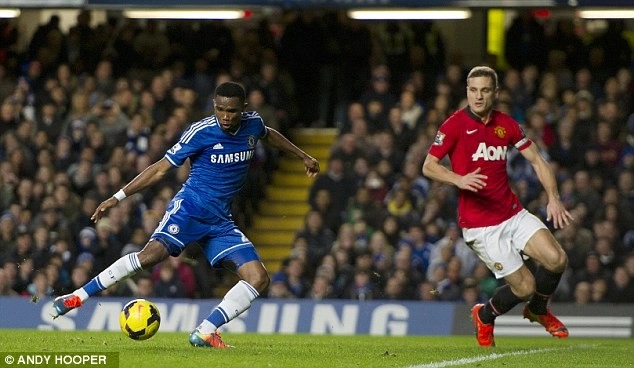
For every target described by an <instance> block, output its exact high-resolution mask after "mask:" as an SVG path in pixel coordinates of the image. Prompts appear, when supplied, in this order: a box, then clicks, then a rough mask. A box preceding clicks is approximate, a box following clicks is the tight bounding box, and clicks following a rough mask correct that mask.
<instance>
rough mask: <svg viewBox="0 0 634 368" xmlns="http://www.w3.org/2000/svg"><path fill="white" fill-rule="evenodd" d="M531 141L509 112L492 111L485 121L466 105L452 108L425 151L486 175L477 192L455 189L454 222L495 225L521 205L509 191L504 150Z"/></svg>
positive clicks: (463, 171)
mask: <svg viewBox="0 0 634 368" xmlns="http://www.w3.org/2000/svg"><path fill="white" fill-rule="evenodd" d="M530 145H531V141H530V140H529V139H528V138H526V136H525V135H524V132H523V131H522V129H521V128H520V126H519V124H518V123H517V122H516V121H515V120H513V118H511V117H510V116H508V115H506V114H504V113H502V112H499V111H492V112H491V116H490V117H489V121H488V123H487V124H484V123H483V122H482V121H481V120H480V118H479V117H478V116H476V115H475V114H473V113H472V112H471V110H470V109H469V108H468V107H467V108H465V109H463V110H459V111H456V112H455V113H454V114H453V115H452V116H450V117H449V118H448V119H447V120H446V121H445V122H444V123H443V124H442V125H441V126H440V128H439V129H438V133H437V134H436V139H435V140H434V143H433V144H432V146H431V148H430V149H429V154H431V155H434V156H435V157H437V158H439V159H442V158H443V157H444V156H445V155H449V159H450V160H451V166H452V170H453V171H454V172H455V173H457V174H459V175H465V174H468V173H470V172H472V171H474V170H476V169H477V168H481V171H480V173H481V174H483V175H486V176H487V177H488V179H486V186H485V187H484V188H482V189H480V190H479V191H478V192H472V191H468V190H460V191H459V193H458V223H459V224H460V226H461V227H464V228H474V227H483V226H493V225H497V224H499V223H501V222H503V221H505V220H507V219H509V218H510V217H511V216H513V215H515V214H516V213H518V212H519V211H520V210H521V209H522V205H521V204H520V201H519V199H518V198H517V196H516V195H515V193H513V192H512V191H511V186H510V185H509V181H508V174H507V171H506V157H507V154H506V153H507V150H508V149H509V148H510V147H511V146H513V147H515V148H517V149H518V150H520V151H521V150H523V149H525V148H527V147H528V146H530Z"/></svg>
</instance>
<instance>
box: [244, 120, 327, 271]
mask: <svg viewBox="0 0 634 368" xmlns="http://www.w3.org/2000/svg"><path fill="white" fill-rule="evenodd" d="M338 133H339V131H338V130H337V129H334V128H301V129H293V130H291V131H290V132H289V138H290V139H291V140H292V142H293V143H295V144H296V145H298V146H299V147H300V148H302V149H303V150H304V151H305V152H306V153H308V154H309V155H311V156H313V157H315V158H316V159H317V160H319V166H320V168H321V172H325V171H326V170H327V165H328V162H327V161H328V157H329V155H330V150H331V149H332V146H333V145H334V143H335V141H336V139H337V136H338ZM314 180H315V179H314V178H309V177H307V176H306V173H305V171H304V164H303V163H302V162H301V161H300V160H298V159H297V158H295V157H289V156H281V157H280V160H279V167H278V169H277V170H276V171H275V172H274V173H273V180H272V182H271V183H270V184H269V185H268V186H267V188H266V195H265V198H264V199H263V200H262V201H261V202H260V206H259V207H260V209H259V212H258V213H257V214H255V215H254V217H253V221H252V225H251V228H250V229H248V231H247V235H248V237H249V239H250V240H251V241H252V242H253V244H254V245H255V247H256V248H257V250H258V252H259V253H260V256H261V257H262V260H263V261H264V265H265V266H266V268H267V270H268V271H269V273H270V274H272V273H274V272H276V271H278V270H279V269H280V266H281V263H282V261H283V260H284V258H286V257H288V256H289V254H290V250H291V246H292V243H293V239H294V237H295V233H297V231H298V230H300V229H301V228H302V227H303V226H304V216H305V215H306V213H307V212H308V210H309V208H310V207H309V205H308V194H309V191H310V186H311V185H312V183H313V181H314Z"/></svg>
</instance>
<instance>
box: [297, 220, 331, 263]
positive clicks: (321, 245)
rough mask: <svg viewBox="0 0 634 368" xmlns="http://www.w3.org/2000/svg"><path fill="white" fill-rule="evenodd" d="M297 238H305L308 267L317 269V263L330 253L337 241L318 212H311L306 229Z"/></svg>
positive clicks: (299, 232) (306, 222) (300, 231)
mask: <svg viewBox="0 0 634 368" xmlns="http://www.w3.org/2000/svg"><path fill="white" fill-rule="evenodd" d="M296 236H301V237H304V238H305V239H306V241H307V243H308V262H309V265H308V267H310V268H312V269H315V267H316V264H317V262H319V260H320V259H321V258H322V257H323V256H324V255H325V254H326V253H328V252H329V251H330V248H331V247H332V244H333V242H334V240H335V234H334V233H333V232H332V230H330V229H328V228H326V227H325V226H324V221H323V218H322V217H321V214H320V213H319V212H317V211H309V212H308V213H307V214H306V217H305V223H304V227H303V228H302V229H301V230H299V231H298V232H297V234H296Z"/></svg>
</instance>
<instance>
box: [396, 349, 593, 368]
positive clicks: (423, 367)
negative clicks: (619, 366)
mask: <svg viewBox="0 0 634 368" xmlns="http://www.w3.org/2000/svg"><path fill="white" fill-rule="evenodd" d="M583 346H584V347H589V346H588V345H583ZM575 347H581V346H570V347H566V348H545V349H531V350H520V351H512V352H509V353H501V354H498V353H492V354H489V355H484V356H474V357H471V358H460V359H456V360H445V361H442V362H436V363H428V364H420V365H411V366H409V367H408V368H443V367H452V366H457V365H465V364H472V363H477V362H484V361H486V360H495V359H500V358H504V357H508V356H517V355H530V354H541V353H548V352H551V351H558V350H569V349H572V348H575Z"/></svg>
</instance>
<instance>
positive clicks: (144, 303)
mask: <svg viewBox="0 0 634 368" xmlns="http://www.w3.org/2000/svg"><path fill="white" fill-rule="evenodd" d="M160 325H161V314H160V313H159V310H158V308H157V307H156V305H155V304H154V303H152V302H151V301H149V300H146V299H135V300H132V301H130V302H129V303H128V304H126V305H125V307H123V309H122V310H121V314H119V326H121V331H123V333H124V334H125V335H126V336H128V337H129V338H131V339H132V340H147V339H149V338H150V337H152V336H154V335H155V334H156V332H157V331H158V329H159V326H160Z"/></svg>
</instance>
